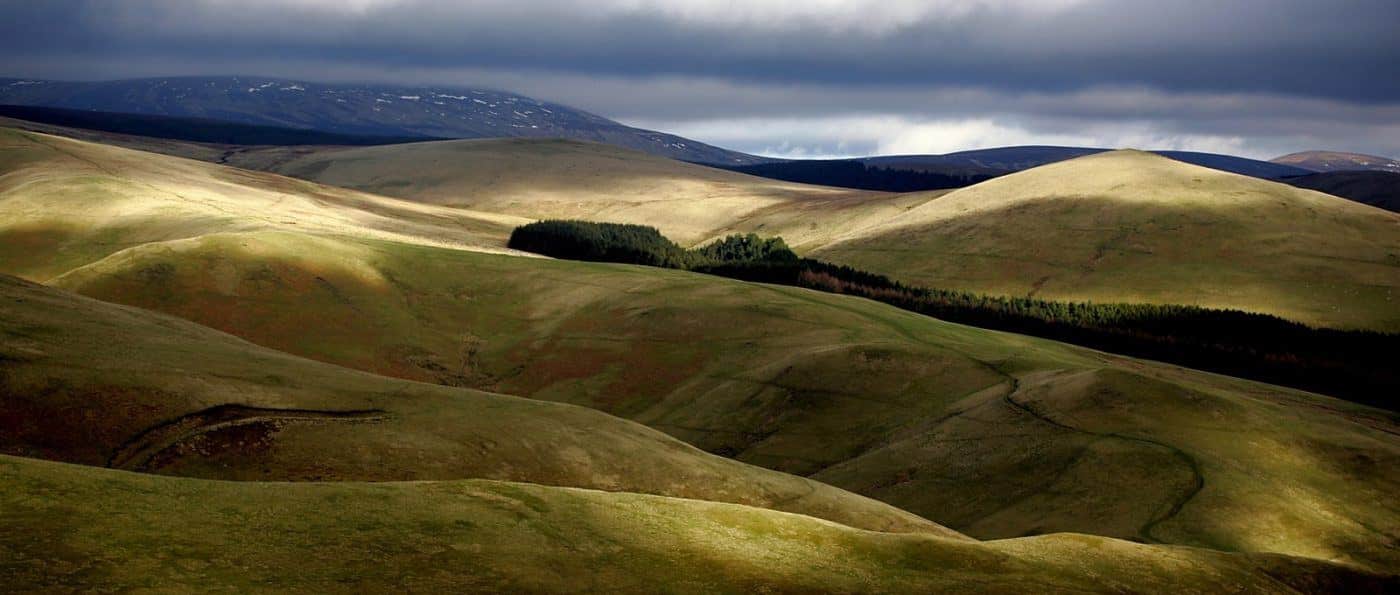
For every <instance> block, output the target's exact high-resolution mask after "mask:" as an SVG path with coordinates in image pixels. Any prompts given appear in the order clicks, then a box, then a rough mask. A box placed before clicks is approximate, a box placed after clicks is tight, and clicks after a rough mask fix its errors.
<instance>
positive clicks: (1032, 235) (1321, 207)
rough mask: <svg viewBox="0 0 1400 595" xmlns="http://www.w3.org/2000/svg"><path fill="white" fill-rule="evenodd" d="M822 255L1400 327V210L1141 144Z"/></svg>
mask: <svg viewBox="0 0 1400 595" xmlns="http://www.w3.org/2000/svg"><path fill="white" fill-rule="evenodd" d="M813 255H814V256H817V257H819V258H823V259H827V260H832V261H835V262H840V263H843V264H849V265H852V266H855V267H857V268H862V269H866V270H870V271H875V272H880V273H884V274H887V275H890V276H892V277H895V278H898V279H900V280H904V281H908V282H914V283H917V284H922V285H927V286H933V287H942V288H950V289H963V290H970V291H975V292H982V293H992V294H1006V295H1034V296H1037V297H1041V298H1047V299H1062V300H1092V301H1098V302H1149V303H1176V304H1192V305H1200V306H1209V307H1216V308H1234V309H1240V310H1248V311H1253V312H1263V313H1269V314H1275V315H1278V316H1282V317H1284V318H1289V319H1292V320H1297V321H1300V322H1305V323H1309V324H1314V325H1323V326H1332V327H1343V328H1351V327H1357V328H1370V329H1377V330H1387V331H1396V330H1400V215H1397V214H1395V213H1390V212H1386V211H1383V210H1381V209H1376V208H1372V207H1368V206H1365V205H1360V204H1356V203H1353V202H1351V201H1347V200H1343V199H1339V198H1337V197H1334V196H1329V195H1325V194H1322V193H1318V192H1312V191H1308V190H1302V189H1297V188H1292V187H1290V186H1287V185H1283V184H1277V183H1273V182H1266V181H1262V180H1257V179H1254V178H1248V177H1244V176H1238V175H1233V174H1228V173H1224V172H1220V171H1216V170H1211V169H1206V168H1202V167H1196V166H1191V165H1187V164H1184V163H1180V162H1177V161H1172V160H1170V159H1166V158H1164V157H1158V156H1154V155H1151V154H1148V153H1142V152H1137V151H1115V152H1110V153H1103V154H1099V155H1093V156H1089V157H1082V158H1079V159H1074V160H1071V161H1065V162H1061V163H1056V164H1052V165H1047V166H1044V167H1038V168H1035V169H1032V170H1028V171H1024V172H1020V173H1017V174H1013V175H1009V176H1005V177H1002V178H998V179H995V180H991V181H988V182H984V183H982V184H978V185H975V186H971V187H968V188H964V189H961V190H958V191H955V192H952V193H950V194H947V195H945V196H943V197H941V198H938V199H936V200H931V201H928V202H926V203H924V204H922V205H921V206H919V207H917V208H915V209H912V210H910V211H908V212H907V213H906V214H904V215H903V216H901V217H898V218H896V219H893V220H890V221H888V222H886V223H884V224H881V225H879V226H875V227H871V228H866V229H863V230H856V231H853V232H851V233H849V234H847V235H846V236H845V237H842V238H838V239H836V240H835V241H833V242H831V243H829V244H827V245H825V246H822V247H820V248H818V249H816V250H815V251H814V253H813Z"/></svg>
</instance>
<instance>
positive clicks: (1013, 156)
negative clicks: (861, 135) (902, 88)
mask: <svg viewBox="0 0 1400 595" xmlns="http://www.w3.org/2000/svg"><path fill="white" fill-rule="evenodd" d="M1108 151H1110V149H1098V148H1090V147H1052V146H1026V147H997V148H992V149H974V150H971V151H959V152H957V153H948V154H946V155H896V156H890V157H868V158H865V159H863V160H862V161H863V162H864V163H866V164H867V165H872V166H877V167H888V168H893V169H911V170H915V171H930V172H938V171H942V172H946V173H963V174H979V173H980V174H994V175H995V174H1010V173H1016V172H1018V171H1024V170H1027V169H1031V168H1034V167H1040V166H1042V165H1049V164H1051V163H1059V162H1061V161H1066V160H1069V159H1075V158H1078V157H1085V156H1088V155H1095V154H1098V153H1105V152H1108ZM1152 152H1153V153H1156V154H1158V155H1161V156H1163V157H1168V158H1171V159H1175V160H1177V161H1180V162H1182V163H1190V164H1192V165H1199V166H1202V167H1209V168H1211V169H1218V170H1220V171H1225V172H1230V173H1235V174H1240V175H1245V176H1251V177H1256V178H1265V179H1273V178H1282V177H1287V176H1292V175H1299V174H1302V173H1304V170H1302V169H1299V168H1297V167H1294V166H1291V165H1288V164H1284V163H1272V162H1268V161H1259V160H1257V159H1249V158H1245V157H1236V156H1234V155H1221V154H1218V153H1201V152H1197V151H1152Z"/></svg>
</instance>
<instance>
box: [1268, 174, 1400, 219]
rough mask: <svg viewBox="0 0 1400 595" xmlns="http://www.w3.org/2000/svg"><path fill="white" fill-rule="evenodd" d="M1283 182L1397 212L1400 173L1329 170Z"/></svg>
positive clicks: (1399, 201)
mask: <svg viewBox="0 0 1400 595" xmlns="http://www.w3.org/2000/svg"><path fill="white" fill-rule="evenodd" d="M1284 182H1287V183H1288V184H1290V185H1292V186H1297V187H1299V188H1307V189H1309V190H1316V191H1318V192H1326V193H1327V194H1331V195H1332V196H1340V197H1342V198H1345V199H1348V200H1354V201H1356V202H1359V203H1361V204H1365V205H1371V206H1373V207H1379V208H1382V209H1385V210H1387V211H1391V212H1395V213H1400V172H1396V173H1393V172H1388V171H1329V172H1322V173H1316V174H1312V175H1310V176H1302V177H1298V178H1289V179H1287V180H1284Z"/></svg>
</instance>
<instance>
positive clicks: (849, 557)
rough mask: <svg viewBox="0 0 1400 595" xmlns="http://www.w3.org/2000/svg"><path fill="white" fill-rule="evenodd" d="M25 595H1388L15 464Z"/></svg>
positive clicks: (1078, 556)
mask: <svg viewBox="0 0 1400 595" xmlns="http://www.w3.org/2000/svg"><path fill="white" fill-rule="evenodd" d="M0 485H3V486H4V488H5V489H4V490H0V523H3V524H4V527H5V528H6V530H5V531H4V532H0V574H3V575H4V576H5V577H6V587H7V588H9V589H15V590H18V591H29V590H35V591H56V590H86V589H89V588H91V587H92V586H94V585H101V586H102V587H104V588H107V589H113V590H141V591H146V590H155V591H186V590H199V591H206V590H231V591H238V592H286V591H288V590H295V591H314V592H318V593H325V592H357V593H363V592H366V591H402V590H414V591H433V592H443V591H450V592H501V593H522V592H608V593H618V592H626V593H696V592H704V593H755V592H762V593H772V592H862V593H911V592H925V593H926V592H935V591H938V592H942V591H949V590H956V591H958V592H977V593H1025V592H1031V591H1034V592H1041V593H1048V592H1081V593H1082V592H1125V591H1140V592H1148V591H1174V592H1202V593H1207V592H1209V593H1223V592H1229V593H1280V592H1305V593H1306V592H1318V593H1321V592H1329V591H1335V592H1343V591H1344V592H1367V591H1371V592H1381V591H1382V590H1383V589H1385V588H1387V584H1389V585H1391V586H1393V584H1394V579H1391V578H1386V577H1382V576H1376V575H1369V574H1365V573H1362V572H1357V571H1355V570H1352V569H1348V568H1344V567H1340V566H1333V565H1329V564H1326V563H1322V562H1318V561H1311V560H1301V559H1293V558H1286V557H1282V556H1264V555H1240V554H1224V553H1219V552H1211V551H1206V550H1198V549H1189V548H1167V547H1160V546H1155V547H1154V546H1141V545H1135V544H1131V543H1126V542H1121V541H1116V540H1111V539H1104V538H1099V537H1090V536H1083V535H1056V536H1049V537H1037V538H1030V539H1016V540H1008V541H1000V542H990V543H977V542H969V541H962V540H949V539H943V538H939V537H936V536H930V535H920V534H890V533H874V532H869V531H860V530H856V529H851V528H849V527H845V526H843V525H837V524H834V523H828V522H823V521H819V520H816V519H812V518H810V517H805V516H798V515H792V514H784V513H777V512H772V511H768V510H763V509H757V508H750V507H746V506H739V505H733V504H717V503H712V502H702V501H696V500H682V499H675V498H663V497H656V496H644V495H638V494H628V493H609V492H599V491H593V490H579V489H567V488H556V487H546V486H539V485H533V484H520V483H508V482H500V481H485V480H470V481H452V482H391V483H373V484H366V483H348V482H339V483H297V484H284V483H268V482H222V481H202V480H193V479H181V478H169V477H158V476H150V475H140V474H133V473H126V472H121V471H112V470H106V469H94V468H90V467H80V466H74V465H65V464H61V463H52V462H47V461H37V460H33V459H23V458H16V457H7V456H0Z"/></svg>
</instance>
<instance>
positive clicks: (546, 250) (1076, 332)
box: [510, 221, 1400, 410]
mask: <svg viewBox="0 0 1400 595" xmlns="http://www.w3.org/2000/svg"><path fill="white" fill-rule="evenodd" d="M510 246H511V247H512V248H517V249H520V250H526V251H530V252H536V253H540V254H545V255H548V256H554V257H558V258H570V259H577V260H594V261H608V262H623V263H631V264H645V265H651V266H662V267H668V268H680V269H687V270H693V271H696V272H702V273H708V274H713V275H719V276H723V277H729V278H733V279H740V280H745V281H756V282H762V283H774V284H780V285H791V286H796V287H804V288H808V289H815V290H820V291H825V292H830V293H839V294H847V295H854V296H859V297H864V298H868V299H872V300H876V301H879V302H884V303H886V304H890V305H892V306H895V307H898V308H902V309H905V310H909V311H913V312H918V313H921V314H926V315H929V316H933V317H935V318H939V319H943V320H948V321H951V322H958V323H963V324H969V325H973V326H980V327H984V328H991V329H997V330H1004V331H1011V332H1015V333H1021V334H1027V335H1035V336H1039V337H1046V338H1050V339H1055V340H1059V341H1065V342H1068V343H1075V344H1079V345H1084V346H1087V347H1092V348H1095V349H1101V350H1104V351H1110V352H1114V353H1121V354H1125V355H1131V356H1135V357H1145V358H1149V359H1156V360H1161V361H1166V362H1171V363H1176V364H1180V365H1184V366H1188V367H1192V368H1198V369H1203V370H1209V371H1214V372H1219V373H1223V374H1228V375H1232V376H1239V377H1244V378H1252V379H1255V380H1262V381H1265V382H1271V383H1275V384H1281V385H1286V386H1293V387H1297V388H1302V389H1305V390H1311V391H1316V392H1321V393H1324V394H1329V395H1332V396H1336V397H1339V398H1344V399H1349V400H1352V401H1356V402H1360V403H1365V404H1369V405H1374V406H1379V407H1384V408H1387V409H1392V410H1393V409H1394V408H1395V405H1396V403H1395V396H1394V395H1400V373H1397V371H1396V369H1395V366H1394V365H1393V362H1392V361H1391V360H1393V358H1394V354H1395V353H1400V335H1396V334H1385V333H1376V332H1369V331H1341V330H1332V329H1316V328H1312V327H1309V326H1306V325H1303V324H1298V323H1296V322H1291V321H1288V320H1285V319H1282V318H1279V317H1276V316H1270V315H1266V314H1257V313H1251V312H1242V311H1237V310H1217V309H1211V308H1201V307H1196V306H1180V305H1158V304H1095V303H1087V302H1056V301H1048V300H1041V299H1035V298H1029V297H1003V296H988V295H979V294H974V293H968V292H961V291H949V290H943V289H930V288H926V287H916V286H908V285H904V284H902V283H899V282H896V281H893V280H891V279H889V278H888V277H885V276H883V275H878V274H874V273H869V272H866V271H861V270H858V269H853V268H851V267H848V266H841V265H835V264H831V263H827V262H822V261H819V260H814V259H810V258H799V257H798V256H797V255H796V254H794V253H793V252H792V251H791V250H789V249H788V247H787V245H786V244H785V243H784V242H783V240H782V239H781V238H766V239H765V238H760V237H758V236H756V235H754V234H748V235H733V236H729V237H727V238H724V239H722V240H719V241H716V242H714V243H712V244H708V245H706V246H702V247H700V248H697V249H695V250H685V249H683V248H681V247H680V246H678V245H676V244H675V243H674V242H671V241H670V240H668V239H666V237H665V236H663V235H661V233H660V232H659V231H657V230H656V229H655V228H652V227H644V226H638V225H617V224H609V223H590V222H582V221H543V222H539V223H532V224H529V225H525V226H522V227H520V228H517V229H516V231H515V233H514V234H512V236H511V240H510Z"/></svg>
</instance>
